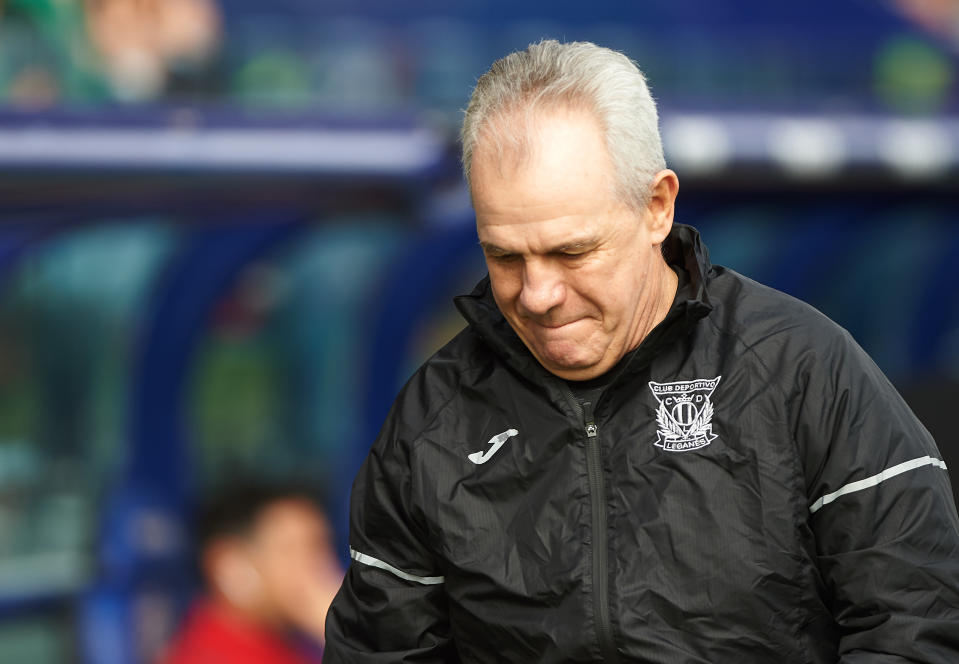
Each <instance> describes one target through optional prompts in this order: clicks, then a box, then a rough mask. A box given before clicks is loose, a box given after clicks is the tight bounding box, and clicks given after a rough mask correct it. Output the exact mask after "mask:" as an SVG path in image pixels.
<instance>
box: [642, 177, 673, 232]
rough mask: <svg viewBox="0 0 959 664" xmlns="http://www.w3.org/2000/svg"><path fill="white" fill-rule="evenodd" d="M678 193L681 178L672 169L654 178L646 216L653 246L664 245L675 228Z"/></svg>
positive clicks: (650, 188)
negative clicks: (674, 219) (664, 241)
mask: <svg viewBox="0 0 959 664" xmlns="http://www.w3.org/2000/svg"><path fill="white" fill-rule="evenodd" d="M678 193H679V178H678V177H677V176H676V173H674V172H673V171H671V170H670V169H668V168H667V169H664V170H662V171H660V172H659V173H657V174H656V175H655V177H653V181H652V183H651V185H650V187H649V203H648V204H647V206H646V215H645V217H646V224H647V228H648V230H649V233H650V236H651V237H652V240H653V244H662V242H663V240H665V239H666V236H667V235H669V231H670V230H671V229H672V227H673V213H674V211H675V209H676V195H677V194H678Z"/></svg>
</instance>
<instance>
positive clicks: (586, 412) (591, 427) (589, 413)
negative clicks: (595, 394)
mask: <svg viewBox="0 0 959 664" xmlns="http://www.w3.org/2000/svg"><path fill="white" fill-rule="evenodd" d="M583 423H584V424H585V425H586V436H587V437H588V438H595V437H596V433H597V431H598V429H597V427H596V423H595V422H594V421H593V404H592V403H591V402H589V401H586V402H584V403H583Z"/></svg>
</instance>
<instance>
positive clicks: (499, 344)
mask: <svg viewBox="0 0 959 664" xmlns="http://www.w3.org/2000/svg"><path fill="white" fill-rule="evenodd" d="M663 256H664V257H665V259H666V262H667V264H669V265H679V266H680V267H682V268H683V269H685V270H686V272H687V273H688V275H689V280H690V286H691V291H692V297H691V298H690V299H687V300H683V301H680V302H675V303H674V304H673V307H672V308H671V309H670V310H669V312H668V313H667V314H666V317H665V318H664V319H663V320H662V321H661V322H660V323H659V324H658V325H657V326H656V327H655V328H653V330H652V331H651V332H650V333H649V334H648V335H647V336H646V338H645V339H644V340H643V341H642V343H641V344H640V345H639V347H638V348H637V349H636V351H635V352H634V353H633V354H632V357H631V358H630V360H629V364H628V366H627V368H626V372H628V373H632V372H633V371H637V370H639V369H641V368H643V367H645V366H647V365H648V364H649V362H650V361H651V360H652V358H653V357H655V356H656V355H657V354H658V353H660V352H662V351H663V350H664V349H665V348H666V347H667V346H669V345H672V344H673V343H674V342H675V341H676V340H677V339H678V338H680V337H682V336H685V335H686V334H687V333H688V332H689V331H690V330H691V329H692V328H693V326H694V325H695V324H696V323H697V322H698V321H699V320H700V319H701V318H703V317H704V316H706V315H708V314H709V312H710V311H711V310H712V306H711V305H710V303H709V296H708V293H707V284H708V280H709V278H710V275H711V271H712V265H711V264H710V262H709V251H708V250H707V249H706V246H705V245H704V244H703V243H702V241H701V240H700V237H699V231H697V230H696V229H695V228H693V227H692V226H686V225H684V224H673V228H672V231H670V233H669V236H668V237H667V238H666V240H665V241H664V242H663ZM454 303H455V304H456V308H457V309H458V310H459V312H460V313H461V314H462V316H463V317H464V318H465V319H466V321H467V323H469V326H470V327H471V328H472V329H473V331H474V332H476V333H477V334H479V335H480V337H482V338H483V339H484V340H485V341H486V343H487V344H489V346H490V347H491V348H492V349H493V350H494V351H495V352H496V353H497V354H498V355H500V356H501V357H502V358H503V359H504V360H505V361H506V363H507V364H508V365H510V366H512V367H513V368H514V369H515V370H517V371H519V372H520V373H521V374H524V375H527V376H535V375H541V374H543V373H545V374H548V375H550V376H552V374H549V372H548V371H546V369H544V368H543V366H542V365H541V364H540V363H539V362H538V361H537V360H536V358H535V357H533V355H532V354H531V353H530V352H529V349H527V348H526V345H525V344H524V343H523V341H522V340H521V339H520V338H519V337H518V336H517V335H516V332H514V331H513V328H512V327H510V325H509V323H508V322H507V321H506V319H505V318H504V317H503V314H502V313H501V312H500V310H499V307H497V306H496V302H495V300H494V299H493V290H492V288H491V286H490V280H489V275H487V276H486V277H485V278H484V279H483V280H482V281H480V282H479V284H477V285H476V288H474V289H473V292H472V293H470V294H469V295H461V296H459V297H457V298H455V299H454Z"/></svg>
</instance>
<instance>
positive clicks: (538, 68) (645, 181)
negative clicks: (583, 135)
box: [460, 39, 666, 207]
mask: <svg viewBox="0 0 959 664" xmlns="http://www.w3.org/2000/svg"><path fill="white" fill-rule="evenodd" d="M560 107H566V108H582V109H584V110H588V111H591V112H592V113H593V114H594V116H595V117H596V119H597V121H598V122H599V124H600V126H601V127H602V129H603V131H604V135H605V138H606V149H607V150H608V152H609V156H610V158H611V160H612V163H613V167H614V169H615V172H616V182H615V183H613V184H614V193H615V194H616V195H617V196H619V197H620V200H622V201H624V202H626V203H628V204H631V205H636V206H639V207H645V205H646V204H647V203H648V200H649V187H650V184H651V182H652V179H653V177H654V176H655V174H656V173H658V172H659V171H661V170H662V169H664V168H666V159H665V158H664V156H663V144H662V139H661V138H660V136H659V125H658V117H657V114H656V102H655V101H653V98H652V96H651V95H650V93H649V88H648V87H647V86H646V79H645V77H644V76H643V73H642V71H640V69H639V67H638V66H637V65H636V63H635V62H633V61H632V60H630V59H629V58H628V57H626V56H625V55H623V54H622V53H619V52H617V51H613V50H611V49H608V48H604V47H602V46H597V45H596V44H592V43H590V42H572V43H569V44H561V43H559V42H558V41H556V40H554V39H548V40H543V41H541V42H539V43H537V44H530V45H529V47H527V48H526V50H524V51H517V52H515V53H510V54H509V55H507V56H506V57H504V58H500V59H499V60H497V61H496V62H494V63H493V65H492V66H491V67H490V69H489V71H488V72H486V73H485V74H483V76H481V77H480V79H479V81H477V83H476V87H475V88H474V89H473V95H472V97H470V102H469V106H467V108H466V112H465V117H464V118H463V126H462V129H461V130H460V141H461V142H462V145H463V157H462V160H463V174H464V176H465V177H466V182H467V184H470V169H471V166H472V162H473V153H474V150H475V149H476V145H477V141H478V140H479V139H480V138H481V137H487V136H488V133H489V129H490V126H491V125H492V124H493V123H497V125H498V126H499V128H501V129H507V131H506V132H499V133H498V134H497V135H496V136H494V137H492V138H494V139H495V140H496V142H497V148H498V149H500V150H502V149H503V145H502V141H503V140H506V141H510V142H512V143H513V144H514V146H516V147H520V148H524V147H527V146H528V143H527V140H528V135H529V130H530V128H531V126H532V125H531V117H532V116H533V114H534V112H535V110H537V109H539V108H544V109H553V108H560ZM517 112H524V113H525V117H526V122H527V126H526V130H525V131H516V130H515V129H513V128H511V127H510V126H509V125H510V120H511V117H512V116H514V115H516V114H517ZM504 123H505V124H506V126H502V125H503V124H504Z"/></svg>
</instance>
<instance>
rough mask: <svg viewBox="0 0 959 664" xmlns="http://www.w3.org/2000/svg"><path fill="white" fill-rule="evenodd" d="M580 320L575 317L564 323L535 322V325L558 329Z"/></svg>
mask: <svg viewBox="0 0 959 664" xmlns="http://www.w3.org/2000/svg"><path fill="white" fill-rule="evenodd" d="M580 320H581V319H579V318H576V319H574V320H569V321H566V322H565V323H536V325H537V326H538V327H542V328H544V329H547V330H559V329H561V328H564V327H567V326H569V325H573V324H574V323H578V322H579V321H580Z"/></svg>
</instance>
